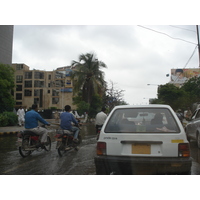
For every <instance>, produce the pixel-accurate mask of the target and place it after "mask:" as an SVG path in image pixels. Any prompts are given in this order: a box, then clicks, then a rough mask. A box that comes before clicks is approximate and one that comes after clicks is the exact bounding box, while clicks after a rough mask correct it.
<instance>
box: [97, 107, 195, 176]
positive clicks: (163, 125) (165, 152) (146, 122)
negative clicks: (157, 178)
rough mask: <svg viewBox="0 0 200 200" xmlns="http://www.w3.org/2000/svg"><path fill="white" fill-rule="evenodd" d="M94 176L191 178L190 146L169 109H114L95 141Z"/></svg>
mask: <svg viewBox="0 0 200 200" xmlns="http://www.w3.org/2000/svg"><path fill="white" fill-rule="evenodd" d="M94 161H95V167H96V174H190V169H191V164H192V161H191V157H190V146H189V142H188V140H187V138H186V134H185V131H184V128H183V126H182V124H181V122H180V120H179V119H178V117H177V115H176V114H175V112H174V111H173V110H172V108H171V107H170V106H168V105H153V104H152V105H146V106H130V105H129V106H127V105H126V106H116V107H115V108H114V109H113V110H112V111H111V113H110V115H109V116H108V118H107V119H106V121H105V123H104V125H103V127H102V129H101V132H100V136H99V140H98V141H97V155H96V156H95V158H94Z"/></svg>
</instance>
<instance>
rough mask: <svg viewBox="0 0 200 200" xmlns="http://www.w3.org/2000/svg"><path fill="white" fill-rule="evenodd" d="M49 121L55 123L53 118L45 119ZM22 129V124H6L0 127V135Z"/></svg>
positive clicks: (14, 132) (10, 133)
mask: <svg viewBox="0 0 200 200" xmlns="http://www.w3.org/2000/svg"><path fill="white" fill-rule="evenodd" d="M45 120H46V121H47V122H49V123H55V119H45ZM22 130H24V126H21V127H20V126H6V127H0V136H2V135H12V134H17V133H18V132H20V131H22Z"/></svg>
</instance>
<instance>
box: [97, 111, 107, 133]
mask: <svg viewBox="0 0 200 200" xmlns="http://www.w3.org/2000/svg"><path fill="white" fill-rule="evenodd" d="M106 118H107V114H106V108H105V107H103V108H102V109H101V112H99V113H97V115H96V117H95V127H96V133H98V128H101V127H102V126H103V124H104V122H105V120H106Z"/></svg>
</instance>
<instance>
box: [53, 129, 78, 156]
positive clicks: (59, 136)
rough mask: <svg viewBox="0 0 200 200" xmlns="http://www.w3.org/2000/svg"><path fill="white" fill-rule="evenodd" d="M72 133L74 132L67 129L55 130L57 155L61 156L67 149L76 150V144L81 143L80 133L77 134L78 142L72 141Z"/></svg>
mask: <svg viewBox="0 0 200 200" xmlns="http://www.w3.org/2000/svg"><path fill="white" fill-rule="evenodd" d="M73 135H74V133H73V132H71V131H69V130H62V129H59V130H56V136H55V137H56V141H57V144H56V149H57V150H58V155H59V156H61V157H62V156H63V154H64V153H66V152H67V151H69V150H72V149H74V150H76V151H78V150H79V148H78V145H79V144H80V143H81V141H82V137H81V134H80V133H79V135H78V142H76V143H75V142H74V141H73Z"/></svg>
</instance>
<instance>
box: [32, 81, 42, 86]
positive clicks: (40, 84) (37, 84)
mask: <svg viewBox="0 0 200 200" xmlns="http://www.w3.org/2000/svg"><path fill="white" fill-rule="evenodd" d="M34 87H44V81H34Z"/></svg>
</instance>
